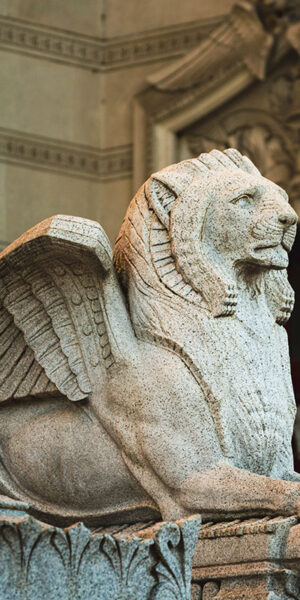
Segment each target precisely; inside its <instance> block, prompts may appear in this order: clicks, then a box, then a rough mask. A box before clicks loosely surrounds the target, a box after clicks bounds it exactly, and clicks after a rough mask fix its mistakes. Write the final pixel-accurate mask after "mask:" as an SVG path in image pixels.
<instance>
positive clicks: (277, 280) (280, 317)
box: [265, 269, 295, 325]
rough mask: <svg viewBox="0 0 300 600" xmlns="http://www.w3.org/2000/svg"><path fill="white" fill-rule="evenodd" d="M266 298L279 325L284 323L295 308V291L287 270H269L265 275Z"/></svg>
mask: <svg viewBox="0 0 300 600" xmlns="http://www.w3.org/2000/svg"><path fill="white" fill-rule="evenodd" d="M265 291H266V299H267V302H268V305H269V308H270V310H271V312H272V314H273V316H274V318H275V320H276V322H277V323H279V325H284V323H286V322H287V321H288V320H289V318H290V316H291V312H292V310H293V308H294V302H295V293H294V290H293V288H292V287H291V285H290V284H289V281H288V278H287V271H286V269H283V270H282V271H275V270H274V269H272V271H269V272H268V273H267V274H266V276H265Z"/></svg>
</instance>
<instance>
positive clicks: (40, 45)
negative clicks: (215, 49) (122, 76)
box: [0, 15, 221, 71]
mask: <svg viewBox="0 0 300 600" xmlns="http://www.w3.org/2000/svg"><path fill="white" fill-rule="evenodd" d="M220 20H221V18H220V17H219V18H211V19H201V20H197V21H193V22H191V23H186V24H184V25H174V26H171V27H163V28H159V29H156V30H151V31H149V32H141V33H137V34H134V35H126V36H120V37H116V38H112V39H100V38H97V37H93V36H87V35H82V34H80V33H77V32H74V31H65V30H63V29H59V28H56V27H46V26H43V25H40V24H36V23H33V22H31V21H25V20H23V19H15V18H12V17H5V16H3V15H0V48H1V49H3V50H10V51H14V52H19V53H21V54H27V55H29V56H35V57H37V58H42V59H47V60H52V61H54V62H60V63H64V64H67V65H73V66H75V67H82V68H84V69H91V70H93V71H107V70H113V69H122V68H128V67H131V66H135V65H138V64H143V63H147V62H154V61H158V60H162V59H164V58H166V59H167V58H170V57H172V58H177V57H179V56H182V55H183V54H184V53H185V52H186V51H188V50H189V49H191V48H193V47H194V46H196V45H197V44H199V42H200V41H202V39H204V38H205V37H206V36H207V34H208V33H209V31H211V30H212V29H213V28H214V27H215V26H216V24H217V23H219V22H220Z"/></svg>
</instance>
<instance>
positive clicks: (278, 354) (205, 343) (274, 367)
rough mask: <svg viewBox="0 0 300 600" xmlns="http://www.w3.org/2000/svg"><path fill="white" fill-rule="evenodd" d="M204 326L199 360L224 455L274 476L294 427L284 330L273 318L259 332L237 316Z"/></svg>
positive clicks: (236, 464)
mask: <svg viewBox="0 0 300 600" xmlns="http://www.w3.org/2000/svg"><path fill="white" fill-rule="evenodd" d="M205 329H206V331H205V334H203V336H202V340H201V341H202V343H201V345H199V352H198V364H199V366H200V368H201V371H202V374H203V377H204V379H205V380H206V385H207V389H209V390H210V395H211V396H210V400H209V404H210V408H211V413H212V416H213V419H214V422H215V427H216V429H217V432H218V436H219V439H220V441H221V444H222V446H223V450H224V454H225V455H226V456H227V457H228V458H229V459H230V460H231V461H232V462H233V463H234V464H235V466H237V467H240V468H243V469H247V470H251V471H253V472H257V473H260V474H266V475H270V473H271V471H272V468H273V466H274V464H275V462H276V458H277V455H278V452H281V451H282V444H283V440H286V439H287V438H291V435H292V428H293V391H292V387H291V379H290V372H289V356H288V350H287V345H286V340H285V337H286V334H285V331H284V330H283V329H282V328H281V327H279V326H278V325H276V324H275V323H274V322H273V323H272V324H269V326H266V325H265V326H264V329H263V332H262V333H263V334H262V335H260V333H259V332H258V333H257V332H256V330H255V328H253V329H251V328H249V327H247V326H246V325H245V323H243V322H241V321H239V320H238V319H235V318H234V319H232V318H231V319H218V320H215V321H214V322H212V324H211V327H208V328H207V326H206V328H205ZM200 348H201V350H200Z"/></svg>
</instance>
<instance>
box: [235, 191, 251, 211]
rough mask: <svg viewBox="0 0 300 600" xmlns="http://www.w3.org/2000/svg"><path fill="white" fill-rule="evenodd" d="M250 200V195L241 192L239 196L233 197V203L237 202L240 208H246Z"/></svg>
mask: <svg viewBox="0 0 300 600" xmlns="http://www.w3.org/2000/svg"><path fill="white" fill-rule="evenodd" d="M251 201H252V196H250V195H249V194H242V195H241V196H238V197H237V198H234V200H233V203H234V204H238V206H241V207H242V208H248V206H249V205H250V204H251Z"/></svg>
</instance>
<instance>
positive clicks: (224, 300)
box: [115, 149, 297, 323]
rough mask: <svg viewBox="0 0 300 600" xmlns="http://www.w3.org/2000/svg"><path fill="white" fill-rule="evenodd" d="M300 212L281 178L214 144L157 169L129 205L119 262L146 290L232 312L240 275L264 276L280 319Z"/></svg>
mask: <svg viewBox="0 0 300 600" xmlns="http://www.w3.org/2000/svg"><path fill="white" fill-rule="evenodd" d="M296 223H297V216H296V213H295V211H294V210H293V209H292V207H291V206H290V205H289V204H288V197H287V195H286V193H285V192H284V190H282V189H281V188H280V187H279V186H278V185H276V184H275V183H273V182H271V181H270V180H268V179H266V178H264V177H263V176H262V175H261V173H260V172H259V171H258V169H257V168H256V167H255V166H254V164H253V163H252V162H251V161H250V160H249V159H248V158H247V157H245V156H242V155H241V154H240V153H239V152H238V151H237V150H234V149H228V150H225V151H224V152H220V151H218V150H212V151H211V152H210V153H204V154H200V156H199V157H198V158H195V159H191V160H185V161H182V162H181V163H179V164H175V165H171V166H170V167H167V168H165V169H163V170H161V171H159V172H158V173H155V174H154V175H152V176H151V177H150V178H149V179H148V180H147V182H146V183H145V185H144V186H143V187H142V188H141V189H140V190H139V192H138V193H137V195H136V197H135V198H134V199H133V201H132V202H131V204H130V207H129V209H128V212H127V215H126V217H125V220H124V223H123V226H122V228H121V231H120V235H119V237H118V239H117V242H116V246H115V264H116V267H117V270H118V271H121V272H123V274H125V276H126V282H127V283H126V285H127V286H128V285H130V281H131V280H132V279H134V281H135V287H136V286H137V287H138V288H139V289H140V290H141V289H142V288H144V289H143V293H144V294H148V295H149V294H150V293H151V291H152V292H153V293H154V294H160V295H162V296H165V297H166V296H168V297H169V299H170V301H172V298H173V297H174V295H175V296H177V297H178V296H179V297H181V298H184V299H185V300H187V301H189V302H192V303H193V304H196V305H199V306H201V307H202V308H204V309H206V310H208V311H210V313H212V314H213V315H214V316H216V317H217V316H226V315H232V314H233V313H234V311H235V307H236V304H237V301H238V294H239V280H241V279H243V280H244V281H246V282H247V281H249V282H250V281H253V280H255V279H258V278H260V281H263V289H264V292H265V294H266V297H267V299H268V303H269V307H270V309H271V311H272V313H273V314H274V317H275V319H276V320H277V322H279V323H283V322H284V321H285V320H286V319H287V318H288V317H289V315H290V312H291V310H292V307H293V291H292V289H291V287H290V285H289V283H288V281H287V275H286V267H287V265H288V252H289V251H290V249H291V247H292V244H293V241H294V238H295V233H296Z"/></svg>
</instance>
